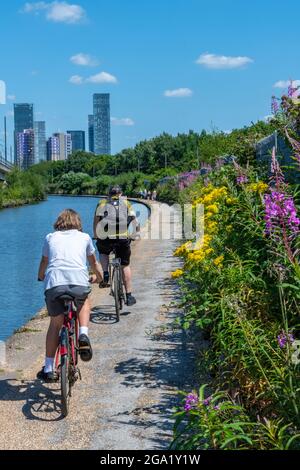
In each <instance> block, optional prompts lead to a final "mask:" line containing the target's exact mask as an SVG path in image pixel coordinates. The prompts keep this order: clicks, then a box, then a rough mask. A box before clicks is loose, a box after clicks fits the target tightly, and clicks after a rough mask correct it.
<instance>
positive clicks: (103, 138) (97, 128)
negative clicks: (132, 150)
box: [93, 93, 111, 155]
mask: <svg viewBox="0 0 300 470" xmlns="http://www.w3.org/2000/svg"><path fill="white" fill-rule="evenodd" d="M93 105H94V106H93V107H94V153H96V154H97V155H110V154H111V138H110V95H109V93H95V94H94V96H93Z"/></svg>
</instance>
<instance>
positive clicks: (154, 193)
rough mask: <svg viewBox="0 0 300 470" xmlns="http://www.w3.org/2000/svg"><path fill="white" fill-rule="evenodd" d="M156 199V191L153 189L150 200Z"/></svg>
mask: <svg viewBox="0 0 300 470" xmlns="http://www.w3.org/2000/svg"><path fill="white" fill-rule="evenodd" d="M156 199H157V192H156V191H155V190H154V191H153V193H152V201H156Z"/></svg>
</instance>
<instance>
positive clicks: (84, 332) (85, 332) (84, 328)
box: [79, 326, 89, 336]
mask: <svg viewBox="0 0 300 470" xmlns="http://www.w3.org/2000/svg"><path fill="white" fill-rule="evenodd" d="M80 335H86V336H88V335H89V329H88V327H87V326H81V327H80V328H79V336H80Z"/></svg>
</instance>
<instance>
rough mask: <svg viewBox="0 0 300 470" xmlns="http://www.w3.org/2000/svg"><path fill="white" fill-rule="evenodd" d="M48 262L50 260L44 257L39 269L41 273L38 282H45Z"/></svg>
mask: <svg viewBox="0 0 300 470" xmlns="http://www.w3.org/2000/svg"><path fill="white" fill-rule="evenodd" d="M48 261H49V259H48V258H47V256H42V259H41V262H40V267H39V273H38V280H39V281H43V280H44V279H45V274H46V270H47V266H48Z"/></svg>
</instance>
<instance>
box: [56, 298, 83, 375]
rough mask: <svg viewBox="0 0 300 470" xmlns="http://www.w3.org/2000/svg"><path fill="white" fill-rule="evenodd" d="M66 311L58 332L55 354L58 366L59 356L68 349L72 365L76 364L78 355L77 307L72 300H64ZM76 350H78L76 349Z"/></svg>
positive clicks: (65, 353) (64, 354)
mask: <svg viewBox="0 0 300 470" xmlns="http://www.w3.org/2000/svg"><path fill="white" fill-rule="evenodd" d="M66 309H67V310H66V313H65V318H64V324H63V326H62V329H61V332H60V342H59V346H58V350H57V354H56V366H57V368H58V367H59V362H60V358H61V357H62V356H66V355H68V354H69V351H70V353H71V354H70V358H71V359H72V361H73V365H74V366H77V364H78V357H77V353H76V349H78V348H77V344H78V337H79V324H78V318H77V309H76V307H75V305H74V302H71V301H69V302H66ZM77 352H78V351H77Z"/></svg>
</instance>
